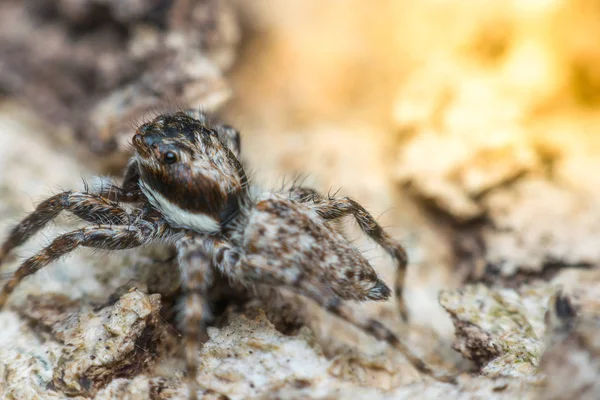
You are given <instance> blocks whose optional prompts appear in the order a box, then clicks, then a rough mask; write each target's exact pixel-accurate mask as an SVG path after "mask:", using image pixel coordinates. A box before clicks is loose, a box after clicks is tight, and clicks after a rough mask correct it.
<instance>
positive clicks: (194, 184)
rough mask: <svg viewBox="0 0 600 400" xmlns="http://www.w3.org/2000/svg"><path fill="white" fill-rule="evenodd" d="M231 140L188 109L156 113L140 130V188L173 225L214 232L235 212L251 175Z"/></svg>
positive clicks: (136, 140)
mask: <svg viewBox="0 0 600 400" xmlns="http://www.w3.org/2000/svg"><path fill="white" fill-rule="evenodd" d="M226 143H227V137H226V136H225V135H223V130H222V129H220V128H219V129H211V128H209V127H208V126H206V125H204V124H203V123H202V122H201V121H199V120H197V119H194V118H192V117H191V116H189V115H187V114H185V113H177V114H174V115H164V116H160V117H157V118H156V119H155V120H153V121H152V122H150V123H147V124H144V125H142V126H141V127H140V128H139V129H138V130H137V133H136V135H135V136H134V137H133V145H134V146H135V149H136V154H135V156H134V158H133V160H135V163H136V164H137V167H138V169H139V174H140V179H139V184H140V188H141V190H142V192H143V193H144V195H145V196H146V198H148V200H149V201H150V203H151V204H152V206H153V207H154V208H156V209H157V210H158V211H160V212H161V213H162V214H163V216H164V217H165V219H166V220H167V221H169V223H170V224H171V225H172V226H176V227H182V228H188V229H191V230H194V231H197V232H207V233H215V232H218V231H220V230H221V228H222V227H223V225H226V223H227V222H228V221H229V220H230V219H231V217H232V215H234V214H235V213H236V211H237V207H238V206H239V204H240V202H241V201H242V200H243V199H242V198H243V197H244V196H247V182H248V180H247V178H246V175H245V173H244V170H243V168H242V165H241V163H240V162H239V160H238V159H237V157H236V155H235V154H234V152H233V151H232V150H231V149H229V148H228V147H227V145H226ZM238 143H239V141H238Z"/></svg>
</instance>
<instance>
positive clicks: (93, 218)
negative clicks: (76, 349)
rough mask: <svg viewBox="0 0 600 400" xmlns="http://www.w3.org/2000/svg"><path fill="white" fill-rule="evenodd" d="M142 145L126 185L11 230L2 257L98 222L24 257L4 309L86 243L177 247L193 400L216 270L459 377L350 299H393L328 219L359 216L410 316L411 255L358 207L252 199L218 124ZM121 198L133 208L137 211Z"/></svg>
mask: <svg viewBox="0 0 600 400" xmlns="http://www.w3.org/2000/svg"><path fill="white" fill-rule="evenodd" d="M133 145H134V147H135V149H136V152H135V154H134V156H133V157H132V159H131V161H130V163H129V166H128V168H127V171H126V173H125V179H124V182H123V184H122V185H121V186H117V185H114V184H112V183H110V182H106V181H104V180H99V181H98V182H96V183H95V184H94V185H92V187H91V189H90V190H89V191H87V190H86V192H84V193H77V192H65V193H62V194H59V195H56V196H54V197H52V198H50V199H48V200H46V201H45V202H43V203H41V204H40V205H39V206H38V207H37V209H36V210H35V211H34V212H33V213H32V214H30V215H29V216H28V217H26V218H25V219H24V220H23V221H22V222H21V223H20V224H19V225H17V226H16V227H15V228H14V229H13V230H12V231H11V233H10V235H9V237H8V239H7V240H6V241H5V242H4V244H3V246H2V250H1V251H0V262H1V261H2V258H3V256H5V255H6V254H7V253H9V252H10V251H11V250H12V249H14V248H15V247H17V246H19V245H20V244H22V243H23V242H25V241H26V240H27V239H28V238H29V237H31V236H32V235H33V234H34V233H36V232H37V231H38V230H39V229H41V228H42V227H43V226H44V225H45V224H46V223H47V222H49V221H50V220H51V219H53V218H54V217H56V215H58V213H60V212H61V211H63V210H65V211H70V212H72V213H73V214H75V215H76V216H78V217H80V218H82V219H83V220H85V221H87V222H90V223H91V224H93V226H89V227H86V228H82V229H79V230H76V231H73V232H70V233H67V234H65V235H62V236H60V237H58V238H56V239H55V240H54V241H53V242H52V243H51V244H50V245H49V246H48V247H47V248H45V249H43V250H42V251H41V252H40V253H38V254H37V255H35V256H33V257H31V258H29V259H28V260H26V261H25V262H24V263H23V264H22V265H21V267H20V268H19V269H18V270H17V272H16V273H15V274H14V276H13V277H12V279H10V280H9V281H8V283H7V284H6V285H5V286H4V288H3V290H2V292H1V293H0V307H2V306H3V305H4V303H5V302H6V299H7V296H8V295H9V294H10V293H11V292H12V291H13V290H14V288H15V287H16V286H17V285H18V283H19V282H20V281H21V280H22V279H23V278H24V277H26V276H27V275H29V274H32V273H35V272H36V271H37V270H39V269H40V268H42V267H44V266H45V265H47V264H48V263H50V262H52V261H54V260H56V259H58V258H59V257H61V256H62V255H64V254H66V253H68V252H70V251H72V250H74V249H76V248H77V247H79V246H84V247H93V248H99V249H110V250H117V249H126V248H132V247H137V246H141V245H144V244H151V243H153V242H157V241H162V242H164V241H169V242H171V243H173V244H174V245H175V248H176V250H177V260H178V263H179V267H180V269H181V277H182V289H183V291H184V294H185V307H184V316H183V317H184V337H185V346H186V352H185V354H186V362H187V374H188V377H189V384H190V397H191V398H195V397H196V389H197V382H196V380H195V375H196V371H197V370H198V365H199V364H198V362H199V360H198V358H199V356H198V350H199V347H200V344H201V339H202V338H203V334H204V330H205V328H206V321H207V320H208V318H209V316H208V307H207V301H208V299H207V295H208V289H209V287H210V285H211V284H212V282H213V272H214V269H215V268H216V269H218V270H220V271H221V272H222V273H223V274H225V276H227V277H229V278H230V279H234V280H237V281H240V282H242V283H244V284H246V285H269V286H273V287H278V288H282V289H288V290H291V291H294V292H296V293H298V294H300V295H303V296H306V297H308V298H310V299H312V300H313V301H315V302H317V303H318V304H319V305H321V306H322V307H324V308H325V309H327V310H328V311H330V312H332V313H334V314H336V315H338V316H339V317H341V318H343V319H345V320H347V321H349V322H350V323H352V324H354V325H356V326H357V327H359V328H361V329H362V330H364V331H365V332H367V333H369V334H371V335H373V336H375V337H376V338H378V339H380V340H383V341H386V342H387V343H389V344H390V345H391V346H393V347H395V348H397V349H399V350H400V351H401V352H402V353H403V354H404V355H405V356H406V357H407V358H408V359H409V361H410V362H411V363H412V364H413V365H414V366H415V367H416V368H417V369H418V370H419V371H421V372H423V373H425V374H427V375H431V376H434V377H436V378H437V379H439V380H442V381H452V380H453V378H452V377H450V376H445V375H441V376H435V374H434V373H433V371H432V370H431V369H430V368H429V367H428V366H427V365H426V364H424V363H423V362H422V361H421V360H420V359H419V358H418V357H416V356H415V355H413V354H412V352H411V351H410V350H409V349H408V348H407V347H406V346H405V345H404V344H403V343H402V342H401V341H400V340H399V339H398V338H397V337H396V335H395V334H394V333H393V332H391V331H390V330H389V329H387V328H385V327H384V326H383V325H382V324H380V323H379V322H378V321H376V320H373V319H371V318H368V317H363V316H359V315H356V314H355V313H354V312H352V310H351V309H350V308H348V307H347V306H346V305H344V304H343V301H344V300H355V301H365V300H387V299H388V298H389V297H390V295H391V291H390V289H389V288H388V287H387V286H386V284H385V283H384V282H383V281H381V280H380V279H379V278H378V276H377V274H376V272H375V270H374V269H373V268H372V267H371V265H370V264H369V263H368V261H367V260H366V259H365V257H364V256H363V255H362V254H361V253H360V252H359V251H358V250H357V249H356V248H354V247H353V246H352V245H351V244H350V243H348V241H347V240H346V239H345V238H344V237H343V236H342V234H341V233H339V232H338V231H337V230H336V229H334V228H333V226H332V225H330V224H329V223H328V221H332V220H335V219H338V218H341V217H344V216H347V215H351V216H353V217H354V218H355V220H356V221H357V222H358V225H359V226H360V228H361V229H362V230H363V232H365V233H366V234H367V235H369V236H370V237H371V238H372V239H373V240H374V241H376V242H377V243H378V244H379V245H381V246H382V247H383V248H384V249H385V250H386V251H387V252H388V253H389V254H390V255H391V256H392V257H393V258H394V259H395V260H396V261H397V263H398V276H397V279H396V290H397V293H396V294H397V296H398V304H399V306H400V312H401V315H402V317H403V318H404V319H406V311H405V308H404V303H403V302H402V292H401V289H402V286H403V281H404V273H405V269H406V254H405V252H404V249H403V248H402V247H401V246H400V245H399V244H398V243H396V242H395V241H394V240H392V238H391V237H389V235H388V234H387V233H386V232H385V231H384V230H383V229H382V228H381V227H380V226H379V225H378V224H377V222H376V221H375V220H374V219H373V217H372V216H371V215H370V214H369V213H368V212H367V211H366V210H365V209H364V208H363V207H362V206H361V205H360V204H358V203H356V202H355V201H354V200H352V199H349V198H331V197H326V196H322V195H320V194H319V193H318V192H316V191H315V190H313V189H310V188H305V187H297V186H293V187H291V188H289V189H288V190H287V191H282V192H279V193H265V194H262V195H260V196H255V195H253V194H252V192H253V191H252V190H250V186H251V185H250V184H249V183H248V179H247V177H246V175H245V172H244V169H243V166H242V164H241V163H240V161H239V160H238V156H239V152H240V147H239V146H240V143H239V135H238V133H237V132H236V131H235V130H233V129H232V128H230V127H227V126H224V125H215V126H211V125H209V124H208V122H207V120H206V117H205V116H204V115H203V114H201V113H200V114H190V113H183V112H180V113H176V114H172V115H163V116H159V117H157V118H156V119H155V120H154V121H152V122H150V123H148V124H144V125H142V126H141V127H140V128H139V129H138V130H137V133H136V135H135V136H134V138H133ZM121 203H130V204H133V205H134V206H135V207H134V208H133V211H128V210H126V209H125V208H123V207H121Z"/></svg>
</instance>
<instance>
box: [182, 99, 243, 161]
mask: <svg viewBox="0 0 600 400" xmlns="http://www.w3.org/2000/svg"><path fill="white" fill-rule="evenodd" d="M184 112H185V113H186V114H187V115H189V116H190V117H192V118H195V119H197V120H199V121H200V122H201V123H202V124H203V125H207V126H210V127H211V128H213V129H214V130H215V131H216V132H217V135H218V136H219V140H220V141H221V142H222V143H223V144H225V145H226V146H227V147H228V148H229V150H231V151H232V152H233V153H234V154H235V155H236V157H239V156H240V154H241V151H242V148H241V147H242V145H241V140H240V133H239V132H238V131H237V130H236V129H235V128H233V127H232V126H230V125H227V124H220V123H212V121H210V116H209V115H208V114H207V113H205V112H204V111H202V110H200V109H187V110H185V111H184Z"/></svg>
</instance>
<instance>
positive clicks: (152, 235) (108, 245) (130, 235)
mask: <svg viewBox="0 0 600 400" xmlns="http://www.w3.org/2000/svg"><path fill="white" fill-rule="evenodd" d="M141 222H143V223H139V224H138V225H126V226H125V225H122V226H109V225H100V226H94V227H85V228H82V229H78V230H75V231H72V232H69V233H66V234H64V235H61V236H59V237H57V238H56V239H54V240H53V241H52V243H51V244H50V245H48V246H47V247H46V248H44V249H43V250H42V251H40V252H39V253H37V254H36V255H34V256H33V257H30V258H28V259H27V260H25V261H24V262H23V263H22V264H21V266H20V267H19V268H18V269H17V271H16V272H15V273H14V275H13V276H12V278H11V279H10V280H9V281H8V282H7V283H6V285H4V287H3V288H2V291H1V292H0V309H2V308H3V307H4V304H5V303H6V299H7V298H8V296H9V295H10V294H11V293H12V292H13V290H14V289H15V287H16V286H17V285H18V284H19V283H20V282H21V280H23V278H25V277H27V276H29V275H31V274H34V273H35V272H37V271H39V270H40V269H41V268H43V267H45V266H46V265H48V264H50V263H51V262H53V261H56V260H58V259H59V258H60V257H62V256H64V255H65V254H67V253H70V252H71V251H73V250H75V249H76V248H78V247H92V248H96V249H104V250H124V249H130V248H134V247H138V246H141V245H143V244H147V243H150V242H152V241H154V240H157V239H160V238H161V237H162V236H164V234H165V231H166V230H167V229H168V228H167V227H166V225H164V224H162V223H160V222H155V223H150V222H147V221H141Z"/></svg>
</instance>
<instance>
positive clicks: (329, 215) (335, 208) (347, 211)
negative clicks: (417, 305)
mask: <svg viewBox="0 0 600 400" xmlns="http://www.w3.org/2000/svg"><path fill="white" fill-rule="evenodd" d="M290 197H291V198H292V199H294V200H296V201H300V202H302V203H305V204H306V205H308V206H309V207H311V208H312V209H313V210H315V211H316V212H317V213H318V214H319V216H320V217H321V218H323V219H324V220H326V221H330V220H335V219H338V218H342V217H345V216H347V215H352V216H353V217H354V219H355V220H356V222H357V223H358V226H359V227H360V229H361V230H362V231H363V232H364V233H365V234H366V235H367V236H369V237H370V238H371V239H372V240H374V241H375V242H376V243H377V244H378V245H380V246H381V247H383V248H384V249H385V251H386V252H387V253H388V254H389V255H390V256H391V257H392V258H393V259H394V260H395V261H396V267H397V271H396V282H395V291H396V299H397V304H398V310H399V313H400V316H401V317H402V320H404V322H406V321H408V312H407V309H406V304H405V302H404V296H403V292H404V280H405V276H406V268H407V265H408V257H407V255H406V250H404V248H403V247H402V245H400V243H398V242H396V241H395V240H394V239H393V238H392V237H391V236H390V235H389V234H388V233H387V232H386V231H385V230H383V228H382V227H381V226H380V225H379V224H378V223H377V221H375V218H373V216H372V215H371V214H370V213H369V212H368V211H367V210H365V208H364V207H363V206H361V205H360V204H358V203H357V202H356V201H355V200H353V199H351V198H348V197H343V198H339V199H337V198H329V197H326V196H323V195H321V194H319V193H318V192H317V191H315V190H314V189H311V188H306V187H302V186H296V187H293V188H292V189H291V190H290Z"/></svg>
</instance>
